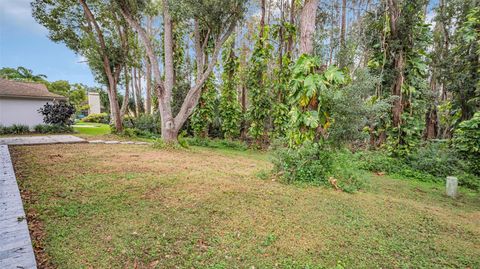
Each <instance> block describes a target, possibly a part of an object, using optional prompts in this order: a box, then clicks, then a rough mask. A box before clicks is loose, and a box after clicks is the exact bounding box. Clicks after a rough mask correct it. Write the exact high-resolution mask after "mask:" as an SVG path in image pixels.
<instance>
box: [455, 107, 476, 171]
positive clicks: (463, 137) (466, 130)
mask: <svg viewBox="0 0 480 269" xmlns="http://www.w3.org/2000/svg"><path fill="white" fill-rule="evenodd" d="M453 145H454V147H455V149H456V150H457V151H458V152H459V153H460V155H461V156H462V157H463V158H464V159H465V160H466V161H467V162H468V165H469V168H470V171H471V172H472V173H474V174H476V175H478V176H480V112H477V113H475V115H473V118H471V119H470V120H467V121H463V122H462V123H460V125H459V126H458V129H456V130H455V134H454V137H453Z"/></svg>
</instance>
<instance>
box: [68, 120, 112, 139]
mask: <svg viewBox="0 0 480 269" xmlns="http://www.w3.org/2000/svg"><path fill="white" fill-rule="evenodd" d="M73 129H74V130H75V131H76V132H78V133H79V134H81V135H87V136H92V135H97V136H98V135H107V134H110V126H109V125H108V124H103V123H91V122H79V123H76V124H75V125H73Z"/></svg>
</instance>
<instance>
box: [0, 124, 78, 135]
mask: <svg viewBox="0 0 480 269" xmlns="http://www.w3.org/2000/svg"><path fill="white" fill-rule="evenodd" d="M28 133H32V132H31V131H30V128H29V127H28V126H27V125H23V124H13V125H11V126H8V127H7V126H0V135H5V134H28ZM33 133H39V134H52V133H73V128H72V127H71V126H62V125H56V124H38V125H35V126H34V127H33Z"/></svg>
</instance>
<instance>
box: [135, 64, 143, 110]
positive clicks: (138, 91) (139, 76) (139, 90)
mask: <svg viewBox="0 0 480 269" xmlns="http://www.w3.org/2000/svg"><path fill="white" fill-rule="evenodd" d="M136 70H137V79H136V81H137V85H136V87H135V89H136V90H135V94H136V97H135V101H136V102H137V103H136V107H138V115H139V116H140V114H141V113H142V112H143V107H142V106H143V104H142V72H141V70H142V68H137V69H136Z"/></svg>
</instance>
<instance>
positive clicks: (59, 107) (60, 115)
mask: <svg viewBox="0 0 480 269" xmlns="http://www.w3.org/2000/svg"><path fill="white" fill-rule="evenodd" d="M38 112H39V113H40V114H42V115H43V122H44V123H46V124H53V125H60V126H70V125H72V124H73V120H72V116H73V114H75V107H74V106H73V105H71V104H70V103H68V102H64V101H60V102H53V103H52V104H51V103H46V104H45V105H44V106H43V107H42V108H40V109H39V110H38Z"/></svg>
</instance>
